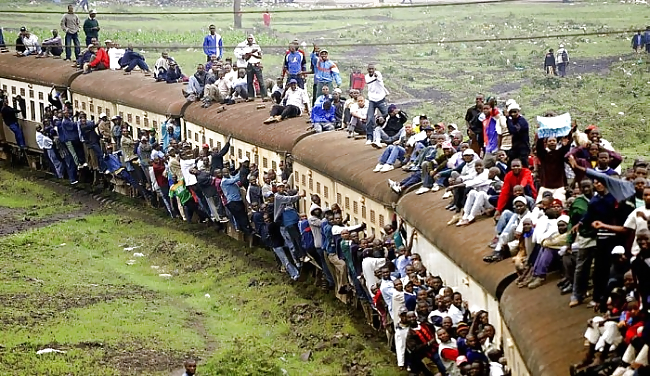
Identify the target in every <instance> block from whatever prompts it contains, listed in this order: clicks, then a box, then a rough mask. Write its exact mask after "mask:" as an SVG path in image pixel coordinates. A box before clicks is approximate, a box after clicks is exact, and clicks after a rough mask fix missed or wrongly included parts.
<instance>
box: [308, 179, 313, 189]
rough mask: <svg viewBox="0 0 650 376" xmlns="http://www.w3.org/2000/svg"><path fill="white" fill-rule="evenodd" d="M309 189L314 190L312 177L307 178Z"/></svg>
mask: <svg viewBox="0 0 650 376" xmlns="http://www.w3.org/2000/svg"><path fill="white" fill-rule="evenodd" d="M309 190H310V191H313V190H314V179H312V178H309Z"/></svg>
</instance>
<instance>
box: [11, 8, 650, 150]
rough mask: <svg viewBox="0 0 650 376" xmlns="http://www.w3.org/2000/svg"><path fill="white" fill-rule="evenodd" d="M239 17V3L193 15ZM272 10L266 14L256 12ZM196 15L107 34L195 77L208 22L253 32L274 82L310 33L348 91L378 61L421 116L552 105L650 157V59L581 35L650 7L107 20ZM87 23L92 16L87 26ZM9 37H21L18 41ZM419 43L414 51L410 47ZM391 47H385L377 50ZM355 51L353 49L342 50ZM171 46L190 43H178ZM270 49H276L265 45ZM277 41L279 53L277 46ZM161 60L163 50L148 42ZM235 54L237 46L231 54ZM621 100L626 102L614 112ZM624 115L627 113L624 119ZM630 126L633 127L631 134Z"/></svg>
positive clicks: (107, 29)
mask: <svg viewBox="0 0 650 376" xmlns="http://www.w3.org/2000/svg"><path fill="white" fill-rule="evenodd" d="M4 4H5V5H3V6H2V8H3V9H8V8H12V9H13V8H16V7H17V8H19V9H28V10H34V9H45V10H61V11H63V6H58V7H57V6H55V5H53V4H51V3H46V4H43V5H40V4H39V5H27V4H25V3H21V2H18V3H15V2H10V3H7V2H4ZM210 9H212V10H217V11H224V10H229V9H230V8H228V7H216V8H201V7H198V8H194V9H193V10H197V11H204V10H210ZM244 9H245V10H246V9H253V10H260V9H262V8H244ZM158 10H160V11H164V12H172V13H173V12H187V11H188V8H187V7H185V8H173V7H166V8H160V7H146V6H139V7H128V6H115V7H108V8H105V7H100V8H99V17H98V19H99V21H100V24H101V26H102V32H101V36H102V38H110V39H113V40H117V41H119V42H120V43H121V44H122V45H126V44H127V43H133V44H134V45H142V46H152V45H156V46H169V47H164V49H165V50H168V49H169V50H171V51H172V55H173V56H175V57H176V59H177V60H178V61H179V62H180V64H181V66H182V67H183V68H184V71H185V72H186V73H191V72H192V71H193V67H194V65H195V64H196V63H198V62H202V61H203V55H202V52H201V50H200V48H196V47H198V46H200V44H201V41H202V37H203V35H204V34H205V31H206V29H207V25H208V24H210V23H214V24H216V25H217V27H218V28H219V32H220V33H221V34H222V36H223V37H224V43H225V44H226V45H229V46H233V45H235V44H236V43H238V42H239V41H242V40H243V39H244V36H245V34H246V33H249V32H253V33H255V35H256V36H257V39H258V40H259V42H260V44H261V45H262V47H263V48H264V50H265V52H266V55H265V57H264V65H265V75H266V76H267V77H276V76H277V75H278V74H279V73H280V64H281V56H282V52H283V48H279V47H273V46H284V45H286V44H287V42H288V41H290V40H292V39H294V38H298V39H299V40H300V41H304V42H305V43H306V44H307V52H310V50H311V43H318V44H319V45H322V46H325V47H327V48H328V49H329V51H330V57H331V58H332V59H333V60H335V61H337V62H338V64H339V66H340V67H341V71H342V72H343V78H344V87H347V85H348V79H347V77H348V74H349V72H350V70H351V69H352V68H355V67H356V68H363V67H365V65H366V64H367V63H368V62H375V63H377V64H378V66H379V69H380V70H381V71H382V72H383V74H384V78H385V80H386V82H387V85H388V88H389V90H390V91H391V92H392V95H391V96H390V100H391V101H393V102H395V103H398V104H400V105H401V106H402V107H404V108H405V109H407V110H408V112H410V113H412V114H415V113H421V112H425V113H427V114H429V115H430V116H432V117H433V118H434V120H436V121H445V122H455V123H458V124H463V123H464V122H463V120H462V118H463V116H464V110H465V109H466V108H467V107H468V106H469V105H471V103H472V98H473V96H474V94H475V93H477V92H482V93H484V94H486V95H488V96H490V95H491V96H496V97H498V98H499V99H501V100H502V101H505V99H507V98H515V99H516V100H517V101H518V102H519V103H520V104H521V105H522V109H523V112H524V115H525V116H527V117H528V118H529V119H531V118H534V117H535V116H536V115H539V114H541V113H543V112H545V111H548V110H555V111H558V112H562V111H570V112H571V113H572V115H574V117H576V118H577V119H578V121H579V123H580V124H590V123H595V124H599V125H600V126H601V127H602V128H603V130H604V135H605V137H606V138H608V139H610V141H613V142H614V146H615V147H617V149H619V150H622V151H623V152H624V153H625V154H634V155H637V154H642V155H645V156H650V150H648V149H647V147H645V146H640V145H639V143H638V142H637V141H638V140H641V141H643V140H644V139H645V137H646V136H645V121H646V119H647V118H648V116H650V110H649V109H648V107H647V106H644V105H642V104H643V103H645V102H647V100H648V95H649V93H650V91H649V90H648V84H647V82H648V81H649V80H648V77H647V76H648V68H647V61H648V59H647V56H645V54H643V55H641V56H636V55H634V54H632V51H631V49H630V38H631V33H626V34H616V35H606V34H599V35H580V34H583V33H594V32H607V31H612V30H630V29H643V28H645V26H646V24H650V21H649V20H648V16H647V5H645V4H638V5H636V4H632V3H629V4H627V3H610V2H600V1H593V2H577V3H570V4H564V3H524V2H520V3H507V4H489V5H467V6H452V7H432V8H412V9H409V8H408V7H403V8H396V9H377V10H373V9H368V8H365V9H363V10H348V11H343V12H321V11H318V9H315V10H314V11H313V12H306V13H291V12H289V13H273V21H272V27H271V29H270V30H269V29H265V28H263V27H262V23H261V15H260V14H244V16H243V25H244V28H245V29H243V30H233V29H232V27H231V26H232V22H233V21H232V16H231V15H224V14H216V15H187V14H174V15H168V14H165V15H140V16H139V15H135V14H134V15H132V16H131V15H114V16H110V15H106V16H102V14H101V13H102V11H121V12H134V13H137V12H145V11H158ZM83 18H84V16H83V15H82V19H83ZM59 20H60V16H59V15H33V14H23V15H21V14H2V13H0V24H1V25H2V26H3V27H5V29H6V30H7V34H8V35H13V34H12V33H11V31H12V30H14V31H15V30H17V28H18V27H20V26H21V25H26V26H28V27H29V28H30V29H33V30H35V31H36V33H37V34H38V35H39V36H41V38H42V37H43V36H44V35H46V34H47V30H48V29H49V28H52V27H55V26H57V25H58V23H59ZM548 34H576V35H577V36H571V37H565V38H546V39H524V40H516V41H501V42H485V41H483V42H455V41H459V40H467V39H470V40H472V39H482V38H486V39H489V38H496V37H499V38H504V37H526V36H543V35H548ZM6 39H10V38H9V37H8V36H6ZM407 42H408V43H418V44H404V43H407ZM377 43H384V44H387V45H383V46H375V45H372V44H377ZM560 43H563V44H565V45H566V48H567V49H568V51H569V54H570V57H571V60H572V64H571V66H570V68H569V69H568V71H569V77H568V78H567V79H564V80H559V79H553V78H550V79H549V78H546V77H545V76H544V75H543V72H542V65H543V56H544V54H545V52H546V51H547V50H548V48H555V49H557V48H558V45H559V44H560ZM342 45H345V46H342ZM171 46H183V47H182V48H181V47H177V48H173V47H171ZM265 46H266V47H265ZM269 46H271V47H269ZM144 51H145V52H146V56H147V57H148V59H149V61H153V60H154V59H155V58H156V57H157V56H158V53H159V52H160V50H154V49H153V48H150V47H145V48H144ZM226 53H227V56H232V51H231V49H228V50H227V51H226ZM612 103H613V104H614V105H612ZM620 113H623V114H622V115H621V114H620ZM621 130H624V132H621Z"/></svg>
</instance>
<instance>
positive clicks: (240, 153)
mask: <svg viewBox="0 0 650 376" xmlns="http://www.w3.org/2000/svg"><path fill="white" fill-rule="evenodd" d="M242 155H243V153H242V151H241V149H237V158H239V159H242Z"/></svg>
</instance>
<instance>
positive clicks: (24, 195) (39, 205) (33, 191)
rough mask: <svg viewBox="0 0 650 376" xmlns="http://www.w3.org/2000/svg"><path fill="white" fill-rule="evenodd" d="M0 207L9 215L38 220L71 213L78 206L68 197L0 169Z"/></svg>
mask: <svg viewBox="0 0 650 376" xmlns="http://www.w3.org/2000/svg"><path fill="white" fill-rule="evenodd" d="M0 207H3V208H5V210H8V211H9V212H10V213H11V214H18V213H20V214H21V215H25V216H27V217H37V218H40V217H46V216H49V215H52V214H55V213H65V212H69V211H73V210H75V209H78V208H79V204H78V203H76V202H75V201H74V199H73V198H72V197H71V196H70V195H66V194H59V193H57V192H54V191H52V190H50V189H47V188H44V187H42V186H41V185H39V184H38V183H37V182H35V181H33V180H30V179H26V178H24V177H22V176H19V175H16V174H13V173H10V172H8V171H6V170H2V169H0ZM11 214H10V215H11ZM5 219H7V218H6V217H5Z"/></svg>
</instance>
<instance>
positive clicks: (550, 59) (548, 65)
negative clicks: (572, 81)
mask: <svg viewBox="0 0 650 376" xmlns="http://www.w3.org/2000/svg"><path fill="white" fill-rule="evenodd" d="M544 71H545V72H546V75H547V76H557V72H556V71H555V53H554V52H553V49H552V48H551V49H550V50H548V52H547V53H546V56H545V57H544Z"/></svg>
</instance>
